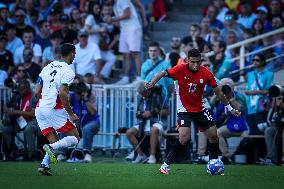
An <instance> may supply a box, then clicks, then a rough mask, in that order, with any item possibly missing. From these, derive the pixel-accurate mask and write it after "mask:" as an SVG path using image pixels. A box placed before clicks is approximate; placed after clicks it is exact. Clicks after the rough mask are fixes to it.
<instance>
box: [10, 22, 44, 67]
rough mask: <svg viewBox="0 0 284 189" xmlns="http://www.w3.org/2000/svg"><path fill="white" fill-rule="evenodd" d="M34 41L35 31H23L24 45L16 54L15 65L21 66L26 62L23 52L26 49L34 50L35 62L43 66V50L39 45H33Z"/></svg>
mask: <svg viewBox="0 0 284 189" xmlns="http://www.w3.org/2000/svg"><path fill="white" fill-rule="evenodd" d="M33 41H34V30H32V29H29V28H27V29H26V30H24V31H23V42H24V44H23V45H22V46H20V47H18V48H17V49H16V51H15V53H14V63H15V65H18V64H21V63H23V62H24V57H23V51H24V48H27V47H29V48H32V49H33V62H34V63H36V64H38V65H41V56H42V50H41V47H40V46H39V45H38V44H35V43H33Z"/></svg>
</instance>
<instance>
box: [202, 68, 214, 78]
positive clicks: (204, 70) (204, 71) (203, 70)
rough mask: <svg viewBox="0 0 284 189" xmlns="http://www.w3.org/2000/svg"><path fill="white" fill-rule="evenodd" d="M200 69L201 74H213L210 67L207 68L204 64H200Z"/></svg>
mask: <svg viewBox="0 0 284 189" xmlns="http://www.w3.org/2000/svg"><path fill="white" fill-rule="evenodd" d="M199 70H200V73H201V74H204V75H206V76H208V75H209V76H211V75H213V73H212V72H211V71H210V70H209V69H208V68H205V67H204V66H200V68H199Z"/></svg>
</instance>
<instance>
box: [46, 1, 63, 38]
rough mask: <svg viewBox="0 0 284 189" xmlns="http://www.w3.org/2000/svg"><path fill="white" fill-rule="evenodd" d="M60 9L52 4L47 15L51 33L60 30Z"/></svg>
mask: <svg viewBox="0 0 284 189" xmlns="http://www.w3.org/2000/svg"><path fill="white" fill-rule="evenodd" d="M61 12H62V11H61V9H60V8H59V7H57V6H53V7H52V8H51V9H50V11H49V15H48V19H47V21H48V26H49V30H50V32H51V33H53V32H55V31H58V30H61V29H62V28H63V26H62V24H61V22H60V15H61Z"/></svg>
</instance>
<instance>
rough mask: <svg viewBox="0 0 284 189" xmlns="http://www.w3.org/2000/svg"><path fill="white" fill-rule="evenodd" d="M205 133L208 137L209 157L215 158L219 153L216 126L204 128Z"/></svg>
mask: <svg viewBox="0 0 284 189" xmlns="http://www.w3.org/2000/svg"><path fill="white" fill-rule="evenodd" d="M205 133H206V135H207V137H208V141H209V143H208V152H209V159H217V158H218V155H219V154H220V149H219V139H218V136H217V127H216V126H215V125H214V126H211V127H209V128H208V129H206V130H205Z"/></svg>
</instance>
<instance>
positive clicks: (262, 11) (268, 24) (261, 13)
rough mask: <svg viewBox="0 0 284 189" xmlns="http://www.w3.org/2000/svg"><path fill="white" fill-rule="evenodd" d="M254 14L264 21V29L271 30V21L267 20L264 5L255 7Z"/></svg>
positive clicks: (266, 11)
mask: <svg viewBox="0 0 284 189" xmlns="http://www.w3.org/2000/svg"><path fill="white" fill-rule="evenodd" d="M256 16H257V18H259V19H260V20H261V21H262V22H263V23H264V30H265V31H271V30H272V26H271V21H269V20H268V10H267V8H266V7H265V6H259V7H257V9H256Z"/></svg>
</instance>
